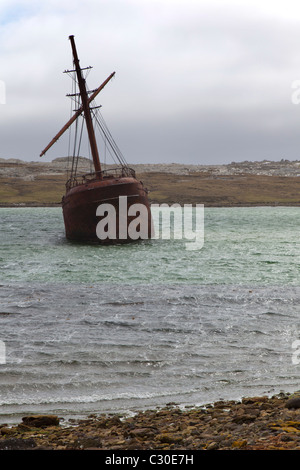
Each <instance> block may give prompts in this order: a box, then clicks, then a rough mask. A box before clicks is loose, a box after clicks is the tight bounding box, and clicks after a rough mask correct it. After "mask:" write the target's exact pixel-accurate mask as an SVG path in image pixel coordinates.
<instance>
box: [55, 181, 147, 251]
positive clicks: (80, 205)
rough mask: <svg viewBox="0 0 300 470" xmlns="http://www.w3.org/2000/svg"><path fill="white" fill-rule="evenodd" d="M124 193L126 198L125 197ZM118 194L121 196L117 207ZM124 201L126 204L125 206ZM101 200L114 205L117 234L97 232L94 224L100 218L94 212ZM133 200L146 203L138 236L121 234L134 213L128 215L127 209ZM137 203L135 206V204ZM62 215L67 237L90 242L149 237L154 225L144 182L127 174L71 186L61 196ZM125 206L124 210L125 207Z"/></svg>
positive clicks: (101, 242)
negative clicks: (104, 237) (142, 230)
mask: <svg viewBox="0 0 300 470" xmlns="http://www.w3.org/2000/svg"><path fill="white" fill-rule="evenodd" d="M124 196H125V197H126V198H124ZM120 198H122V199H123V201H122V207H121V210H120ZM124 201H126V206H127V207H126V208H125V207H124ZM102 204H109V205H111V206H113V207H114V208H115V214H116V236H114V237H113V238H109V237H107V238H106V239H100V238H99V237H98V235H97V225H98V223H99V221H100V220H101V218H103V217H99V216H97V209H98V207H99V206H100V205H102ZM133 204H142V205H143V206H144V207H145V210H144V211H143V214H141V216H144V220H143V221H142V224H143V227H144V229H145V228H146V229H147V234H146V236H145V230H144V232H143V235H142V236H141V237H139V238H135V237H134V238H131V237H130V235H128V232H127V235H126V237H125V238H124V227H125V229H126V231H127V228H128V226H129V224H130V222H131V221H132V220H133V219H134V216H132V215H131V216H130V215H129V216H128V209H129V208H130V207H131V206H132V205H133ZM135 207H136V206H135ZM62 209H63V217H64V224H65V232H66V238H67V239H68V240H71V241H77V242H91V243H97V244H116V243H129V242H133V241H136V240H137V239H141V238H143V239H145V238H151V236H152V234H153V225H152V217H151V210H150V205H149V201H148V197H147V191H146V189H145V188H144V187H143V184H142V183H141V182H139V181H137V180H136V179H135V178H133V177H130V176H124V177H119V178H109V179H107V180H106V179H100V180H99V179H95V180H92V181H89V182H86V183H85V184H79V185H76V186H74V187H72V188H70V189H69V190H68V191H67V193H66V195H65V196H64V198H63V200H62ZM124 209H125V210H124Z"/></svg>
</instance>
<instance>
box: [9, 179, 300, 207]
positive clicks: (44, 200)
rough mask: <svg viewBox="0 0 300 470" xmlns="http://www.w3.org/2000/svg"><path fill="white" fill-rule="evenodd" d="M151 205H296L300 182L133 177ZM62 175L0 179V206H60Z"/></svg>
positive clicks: (286, 180) (62, 184) (298, 199)
mask: <svg viewBox="0 0 300 470" xmlns="http://www.w3.org/2000/svg"><path fill="white" fill-rule="evenodd" d="M137 177H138V179H141V180H142V181H143V182H144V185H145V186H146V187H147V188H148V190H149V191H150V192H149V199H150V202H151V203H163V202H165V203H168V204H173V203H180V204H197V203H198V204H205V205H206V206H208V207H209V206H210V207H213V206H215V207H224V206H228V207H230V206H248V205H250V206H251V205H300V178H298V177H279V176H263V175H258V176H256V175H250V174H244V175H238V176H220V177H219V176H212V175H210V174H209V173H193V174H191V175H175V174H171V173H158V172H153V173H144V174H140V175H137ZM65 181H66V177H65V176H64V175H36V176H35V179H34V180H32V181H28V180H24V179H21V178H8V177H0V204H1V205H11V204H20V203H23V204H36V205H39V204H41V205H42V204H60V201H61V198H62V196H63V194H64V193H65Z"/></svg>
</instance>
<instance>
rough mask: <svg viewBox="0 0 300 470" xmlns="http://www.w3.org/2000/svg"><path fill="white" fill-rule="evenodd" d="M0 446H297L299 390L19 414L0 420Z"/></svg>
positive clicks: (299, 444)
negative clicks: (117, 409) (123, 409)
mask: <svg viewBox="0 0 300 470" xmlns="http://www.w3.org/2000/svg"><path fill="white" fill-rule="evenodd" d="M0 450H106V451H107V450H119V451H124V450H161V451H168V450H170V451H172V450H191V451H197V450H300V395H299V394H298V393H296V394H294V395H293V394H289V393H283V392H282V393H279V394H278V395H275V396H272V397H268V396H258V397H245V398H242V399H241V400H240V401H235V400H226V401H217V402H215V403H213V404H209V405H204V406H198V407H189V408H188V409H181V408H180V407H179V406H178V405H176V404H175V403H169V404H167V405H166V406H165V407H164V408H160V409H155V410H146V411H140V412H137V413H136V414H135V415H134V416H130V417H124V416H121V415H119V414H117V413H115V414H113V415H103V414H102V415H99V416H97V415H95V414H93V415H89V416H87V417H86V418H85V419H78V420H75V419H74V420H72V419H70V420H69V422H68V423H65V422H63V421H61V419H60V418H59V416H52V415H45V416H44V415H31V416H27V417H26V416H24V417H23V418H22V422H21V423H20V424H18V425H14V426H11V427H9V426H8V425H5V424H0Z"/></svg>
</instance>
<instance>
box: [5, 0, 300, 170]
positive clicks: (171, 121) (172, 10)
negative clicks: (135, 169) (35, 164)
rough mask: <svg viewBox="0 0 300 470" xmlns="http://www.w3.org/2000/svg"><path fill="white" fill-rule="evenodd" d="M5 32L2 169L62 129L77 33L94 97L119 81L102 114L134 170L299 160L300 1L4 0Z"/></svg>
mask: <svg viewBox="0 0 300 470" xmlns="http://www.w3.org/2000/svg"><path fill="white" fill-rule="evenodd" d="M0 21H1V29H0V81H1V82H0V157H2V158H22V159H25V160H34V161H37V160H38V161H41V159H40V157H39V154H40V152H41V150H43V149H44V147H45V146H46V145H47V144H48V142H49V141H50V140H51V139H52V137H54V135H55V134H56V133H57V132H58V131H59V130H60V128H61V127H62V126H63V125H64V124H65V122H66V121H67V120H68V119H69V117H70V99H69V98H67V97H66V94H67V93H69V92H70V91H71V79H70V78H69V77H68V75H67V74H63V73H62V72H63V71H64V70H65V69H68V68H72V54H71V47H70V41H69V39H68V36H69V35H71V34H73V35H74V36H75V41H76V45H77V50H78V55H79V59H80V64H81V66H82V67H84V66H89V65H91V66H93V69H92V70H91V72H90V74H89V76H88V78H87V82H88V86H89V88H91V89H93V88H96V87H97V86H99V85H100V84H101V83H102V82H103V81H104V79H105V78H106V77H107V76H108V75H110V73H111V72H113V71H115V72H116V75H115V78H114V79H113V80H112V81H111V82H110V83H109V84H108V85H107V86H106V88H105V89H104V90H103V91H102V92H101V93H100V95H99V96H98V98H97V104H101V105H102V114H103V116H104V118H105V120H106V122H107V124H108V126H109V128H110V131H111V132H112V134H113V136H114V138H115V140H116V141H117V143H118V145H119V147H120V148H121V150H122V152H123V154H124V156H125V158H126V160H127V161H128V162H129V163H159V162H166V163H171V162H178V163H190V164H191V163H198V164H219V163H229V162H232V161H243V160H264V159H267V160H280V159H282V158H285V159H289V160H296V159H299V160H300V104H297V103H298V98H300V2H299V1H292V0H284V1H276V0H274V1H272V2H271V1H264V0H260V1H258V0H252V1H248V0H245V1H244V0H239V1H234V0H228V1H226V0H220V1H217V0H84V1H82V0H81V1H79V0H43V1H41V0H20V1H17V0H1V3H0ZM297 80H298V81H299V83H297ZM293 86H294V88H293ZM4 87H5V96H4ZM298 89H299V93H297V90H298ZM4 98H5V104H4V103H3V101H4ZM299 101H300V99H299ZM67 153H68V136H66V137H63V138H61V139H60V140H59V141H58V142H57V143H56V144H55V145H54V146H53V147H52V148H51V150H49V151H48V153H47V154H46V156H44V157H43V160H44V161H51V160H53V159H54V158H56V157H60V156H65V155H67ZM86 156H87V155H86Z"/></svg>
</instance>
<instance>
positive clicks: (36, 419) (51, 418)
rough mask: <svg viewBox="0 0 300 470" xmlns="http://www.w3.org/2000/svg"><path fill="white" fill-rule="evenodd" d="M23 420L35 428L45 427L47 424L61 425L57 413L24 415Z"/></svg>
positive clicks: (26, 424)
mask: <svg viewBox="0 0 300 470" xmlns="http://www.w3.org/2000/svg"><path fill="white" fill-rule="evenodd" d="M22 421H23V424H25V426H30V427H34V428H45V427H47V426H58V425H59V419H58V417H57V416H55V415H34V416H24V418H22Z"/></svg>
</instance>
